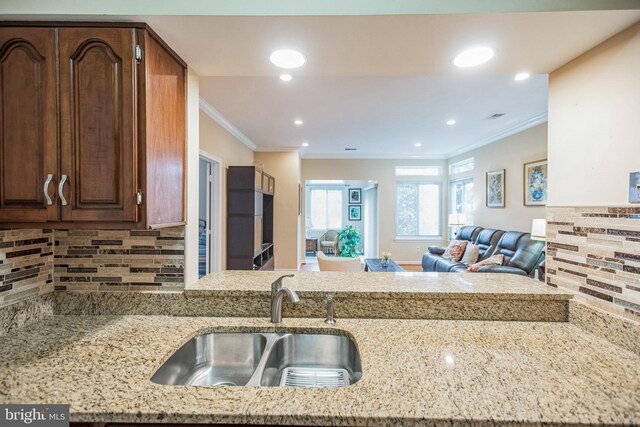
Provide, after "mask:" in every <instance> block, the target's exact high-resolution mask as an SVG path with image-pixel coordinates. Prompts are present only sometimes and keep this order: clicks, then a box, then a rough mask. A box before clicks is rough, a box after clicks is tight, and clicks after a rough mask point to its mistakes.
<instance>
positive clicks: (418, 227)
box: [396, 182, 441, 237]
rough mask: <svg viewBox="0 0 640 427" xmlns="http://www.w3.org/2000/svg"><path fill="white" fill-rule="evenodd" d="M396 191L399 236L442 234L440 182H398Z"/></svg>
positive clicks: (434, 235)
mask: <svg viewBox="0 0 640 427" xmlns="http://www.w3.org/2000/svg"><path fill="white" fill-rule="evenodd" d="M396 193H397V231H396V232H397V235H398V236H399V237H401V236H404V237H437V236H440V235H441V232H440V230H441V228H440V184H439V183H437V182H398V183H397V187H396Z"/></svg>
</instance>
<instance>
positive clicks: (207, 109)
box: [200, 97, 258, 151]
mask: <svg viewBox="0 0 640 427" xmlns="http://www.w3.org/2000/svg"><path fill="white" fill-rule="evenodd" d="M200 110H201V111H202V112H203V113H205V114H206V115H207V116H209V117H211V118H212V119H213V120H215V121H216V122H217V123H218V124H219V125H220V126H222V127H223V128H225V129H226V130H227V131H229V133H230V134H231V135H233V136H235V137H236V138H237V139H238V140H239V141H240V142H242V143H243V144H244V145H246V146H247V147H249V148H251V149H252V150H253V151H257V150H258V146H257V145H256V144H255V143H254V142H253V141H251V140H250V139H249V138H248V137H247V136H246V135H245V134H244V133H242V132H241V131H240V129H238V128H237V127H235V126H234V125H233V124H231V122H230V121H229V120H227V119H226V118H225V117H224V116H223V115H222V114H220V112H219V111H218V110H216V109H215V108H213V107H212V106H211V104H209V103H208V102H207V101H205V100H204V98H202V97H200Z"/></svg>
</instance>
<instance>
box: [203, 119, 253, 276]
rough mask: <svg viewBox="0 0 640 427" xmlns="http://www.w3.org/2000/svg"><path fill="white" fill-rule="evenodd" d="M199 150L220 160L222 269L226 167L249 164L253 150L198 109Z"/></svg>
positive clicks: (225, 257) (224, 263) (225, 256)
mask: <svg viewBox="0 0 640 427" xmlns="http://www.w3.org/2000/svg"><path fill="white" fill-rule="evenodd" d="M200 150H202V151H204V152H206V153H208V154H211V155H212V156H214V157H217V158H218V159H220V160H221V161H222V164H221V169H222V170H221V178H222V193H223V194H222V203H221V206H222V207H221V211H222V218H221V226H222V230H220V235H221V237H222V242H221V245H220V247H221V252H222V254H221V257H222V258H221V259H222V265H221V268H222V270H225V269H226V266H227V193H226V191H227V167H229V166H251V165H252V164H253V159H254V155H253V151H251V149H250V148H249V147H247V146H246V145H244V144H243V143H242V142H240V141H239V140H238V139H237V138H236V137H235V136H233V135H231V134H230V133H229V132H228V131H227V130H226V129H225V128H223V127H222V126H220V124H218V122H216V121H215V120H213V119H212V118H211V117H210V116H209V115H207V114H206V113H205V112H203V111H202V110H200Z"/></svg>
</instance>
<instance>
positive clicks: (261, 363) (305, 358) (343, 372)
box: [151, 332, 362, 387]
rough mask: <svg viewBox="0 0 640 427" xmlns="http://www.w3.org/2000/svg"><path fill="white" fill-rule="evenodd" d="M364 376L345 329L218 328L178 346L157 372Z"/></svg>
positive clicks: (231, 378)
mask: <svg viewBox="0 0 640 427" xmlns="http://www.w3.org/2000/svg"><path fill="white" fill-rule="evenodd" d="M361 376H362V368H361V364H360V355H359V353H358V349H357V348H356V345H355V344H354V342H353V341H352V340H351V339H350V338H349V337H347V336H344V335H323V334H289V333H257V332H256V333H254V332H213V333H207V334H203V335H199V336H197V337H195V338H193V339H191V340H189V341H188V342H187V343H186V344H184V345H183V346H182V347H181V348H180V349H179V350H177V351H176V352H175V353H174V354H173V355H172V356H171V357H170V358H169V359H168V360H167V361H166V362H165V363H164V364H163V365H162V366H161V367H160V368H159V369H158V371H157V372H156V373H155V374H154V375H153V377H152V378H151V381H153V382H154V383H157V384H165V385H192V386H254V387H278V386H287V387H344V386H348V385H351V384H354V383H356V382H357V381H358V380H359V379H360V377H361Z"/></svg>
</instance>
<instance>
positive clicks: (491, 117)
mask: <svg viewBox="0 0 640 427" xmlns="http://www.w3.org/2000/svg"><path fill="white" fill-rule="evenodd" d="M502 116H504V113H496V114H494V115H492V116H489V117H488V118H487V119H488V120H493V119H499V118H500V117H502Z"/></svg>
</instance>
